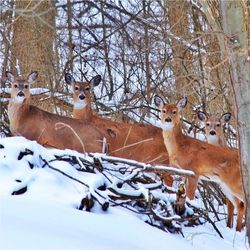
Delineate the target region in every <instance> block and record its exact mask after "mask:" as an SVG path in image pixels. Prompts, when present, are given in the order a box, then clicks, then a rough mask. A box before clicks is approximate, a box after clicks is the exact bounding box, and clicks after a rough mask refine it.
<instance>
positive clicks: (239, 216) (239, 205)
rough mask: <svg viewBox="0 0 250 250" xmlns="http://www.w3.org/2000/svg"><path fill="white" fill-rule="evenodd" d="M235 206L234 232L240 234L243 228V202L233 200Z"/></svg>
mask: <svg viewBox="0 0 250 250" xmlns="http://www.w3.org/2000/svg"><path fill="white" fill-rule="evenodd" d="M235 201H236V205H237V212H238V214H237V225H236V231H238V232H240V231H241V229H242V227H243V216H244V214H245V205H244V202H242V201H240V200H238V199H235Z"/></svg>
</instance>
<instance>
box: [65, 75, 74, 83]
mask: <svg viewBox="0 0 250 250" xmlns="http://www.w3.org/2000/svg"><path fill="white" fill-rule="evenodd" d="M64 79H65V82H66V83H67V84H68V85H72V84H73V83H75V78H74V77H73V76H72V75H71V74H70V73H65V76H64Z"/></svg>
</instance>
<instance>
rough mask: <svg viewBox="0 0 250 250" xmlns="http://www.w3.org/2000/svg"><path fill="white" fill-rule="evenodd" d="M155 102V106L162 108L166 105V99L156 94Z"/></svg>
mask: <svg viewBox="0 0 250 250" xmlns="http://www.w3.org/2000/svg"><path fill="white" fill-rule="evenodd" d="M154 103H155V106H156V107H158V108H160V109H162V108H163V106H164V104H165V103H164V101H163V100H162V98H161V97H160V96H158V95H155V96H154Z"/></svg>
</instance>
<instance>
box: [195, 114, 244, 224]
mask: <svg viewBox="0 0 250 250" xmlns="http://www.w3.org/2000/svg"><path fill="white" fill-rule="evenodd" d="M197 115H198V119H199V120H200V121H202V122H204V123H205V136H206V138H207V142H208V143H210V144H213V145H216V146H220V147H227V142H226V140H225V136H224V131H223V127H224V125H225V124H226V123H227V122H229V121H230V119H231V113H224V114H222V115H221V117H220V118H218V117H215V116H208V115H207V114H206V113H204V112H202V111H198V113H197ZM225 195H226V194H225ZM230 198H231V199H232V198H233V199H232V200H230ZM226 203H227V211H228V217H227V226H228V227H230V228H232V227H233V213H234V208H235V207H236V208H237V210H239V209H240V207H242V206H244V204H243V203H242V201H240V200H239V199H238V198H237V197H235V196H234V197H227V199H226Z"/></svg>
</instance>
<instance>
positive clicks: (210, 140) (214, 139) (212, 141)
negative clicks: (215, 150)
mask: <svg viewBox="0 0 250 250" xmlns="http://www.w3.org/2000/svg"><path fill="white" fill-rule="evenodd" d="M207 142H208V143H210V144H216V145H217V144H219V138H218V136H217V135H208V136H207Z"/></svg>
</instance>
